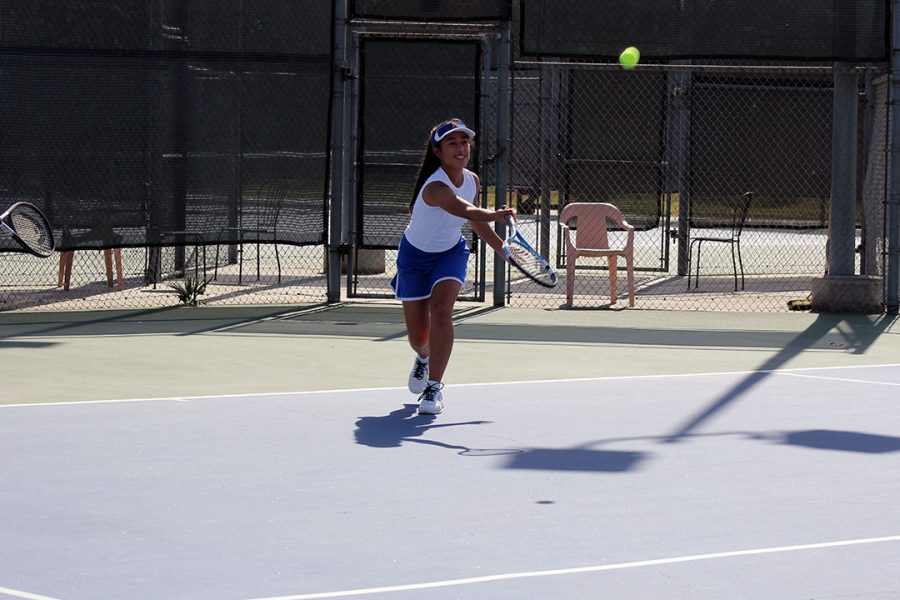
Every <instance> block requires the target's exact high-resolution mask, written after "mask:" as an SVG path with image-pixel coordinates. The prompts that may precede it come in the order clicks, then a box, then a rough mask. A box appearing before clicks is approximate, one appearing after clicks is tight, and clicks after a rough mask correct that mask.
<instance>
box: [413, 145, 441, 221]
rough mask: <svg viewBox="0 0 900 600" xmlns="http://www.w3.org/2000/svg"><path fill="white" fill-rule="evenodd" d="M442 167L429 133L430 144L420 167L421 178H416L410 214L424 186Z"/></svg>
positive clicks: (426, 148)
mask: <svg viewBox="0 0 900 600" xmlns="http://www.w3.org/2000/svg"><path fill="white" fill-rule="evenodd" d="M440 166H441V159H439V158H438V157H437V154H435V153H434V150H432V149H431V134H430V133H429V134H428V142H427V143H426V144H425V156H424V157H423V158H422V164H421V165H419V176H418V177H416V186H415V187H414V188H413V194H412V198H410V200H409V214H412V211H413V205H414V204H415V203H416V198H418V197H419V192H420V191H422V186H423V185H425V182H426V181H427V180H428V178H429V177H431V176H432V175H434V172H435V171H437V170H438V168H439V167H440Z"/></svg>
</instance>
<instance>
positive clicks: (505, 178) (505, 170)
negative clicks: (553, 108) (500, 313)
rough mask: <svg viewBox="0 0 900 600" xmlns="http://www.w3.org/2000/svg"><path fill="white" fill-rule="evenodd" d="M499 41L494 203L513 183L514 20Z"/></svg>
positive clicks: (502, 270)
mask: <svg viewBox="0 0 900 600" xmlns="http://www.w3.org/2000/svg"><path fill="white" fill-rule="evenodd" d="M497 37H498V44H497V176H496V182H495V184H496V187H495V188H494V190H495V192H494V193H495V196H494V198H495V202H494V206H495V207H499V206H503V205H505V204H508V201H507V198H506V196H507V188H508V187H509V128H510V124H509V101H510V73H509V65H510V59H511V53H510V21H504V22H503V23H501V24H500V28H499V32H498V36H497ZM494 230H495V231H496V232H497V235H499V236H501V237H504V235H505V234H504V232H505V231H506V226H505V225H503V224H502V223H496V224H495V225H494ZM505 303H506V263H505V262H504V261H502V260H494V306H503V305H504V304H505Z"/></svg>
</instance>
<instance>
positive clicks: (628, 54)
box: [619, 46, 641, 69]
mask: <svg viewBox="0 0 900 600" xmlns="http://www.w3.org/2000/svg"><path fill="white" fill-rule="evenodd" d="M639 60H641V51H640V50H638V49H637V48H635V47H634V46H629V47H627V48H625V49H624V50H622V54H620V55H619V66H621V67H622V68H623V69H633V68H634V65H636V64H638V61H639Z"/></svg>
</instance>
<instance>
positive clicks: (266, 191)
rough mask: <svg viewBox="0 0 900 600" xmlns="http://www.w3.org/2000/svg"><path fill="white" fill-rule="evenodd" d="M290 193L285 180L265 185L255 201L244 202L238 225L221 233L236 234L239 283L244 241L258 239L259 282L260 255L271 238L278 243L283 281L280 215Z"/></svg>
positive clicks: (256, 195)
mask: <svg viewBox="0 0 900 600" xmlns="http://www.w3.org/2000/svg"><path fill="white" fill-rule="evenodd" d="M286 195H287V186H286V185H285V184H284V183H282V182H272V183H267V184H264V185H263V186H261V187H260V188H259V190H257V192H256V194H255V195H254V196H253V200H252V201H251V202H250V203H248V204H242V205H241V207H240V208H239V210H238V224H237V226H235V227H223V228H222V229H221V230H220V232H219V238H220V239H219V242H221V241H222V238H223V237H224V238H226V239H228V241H231V240H232V238H235V237H236V240H235V242H236V243H237V246H238V283H241V282H242V281H243V276H244V242H245V240H247V241H251V242H256V280H257V281H259V274H260V256H259V249H260V244H261V243H262V241H263V240H266V241H271V242H272V243H273V244H274V246H275V262H276V264H277V266H278V283H281V258H280V257H279V255H278V243H277V242H276V240H277V239H278V217H279V215H280V214H281V207H282V206H283V205H284V199H285V196H286ZM219 246H220V244H216V261H215V267H214V269H213V279H216V277H217V276H218V274H219Z"/></svg>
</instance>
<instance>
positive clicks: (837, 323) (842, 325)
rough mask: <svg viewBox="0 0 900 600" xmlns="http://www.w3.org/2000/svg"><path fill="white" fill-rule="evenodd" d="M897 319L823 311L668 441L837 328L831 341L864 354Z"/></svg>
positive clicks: (681, 435) (690, 429) (686, 432)
mask: <svg viewBox="0 0 900 600" xmlns="http://www.w3.org/2000/svg"><path fill="white" fill-rule="evenodd" d="M896 320H897V317H896V316H887V315H882V316H881V317H878V318H877V319H875V320H874V321H870V320H868V319H865V318H852V317H842V316H840V315H819V316H818V317H817V318H816V320H815V322H814V323H813V324H812V325H810V326H809V327H808V328H807V329H806V330H805V331H803V332H801V333H800V334H798V335H797V336H795V338H794V339H793V340H791V342H790V343H788V344H786V345H785V346H784V347H783V348H782V349H781V350H780V351H778V352H777V353H776V354H775V355H774V356H772V357H771V358H770V359H769V360H767V361H766V362H764V363H763V364H762V365H760V366H759V368H758V369H757V370H756V371H754V372H753V373H750V374H749V375H747V376H746V377H745V378H744V379H742V380H741V381H739V382H737V383H736V384H735V385H734V387H732V388H731V389H730V390H728V391H727V392H726V393H724V394H723V395H722V396H721V397H719V398H718V399H716V400H715V401H713V402H712V403H711V404H710V405H709V406H708V407H706V408H705V409H704V410H702V411H701V412H699V413H698V414H697V415H695V416H694V417H692V418H691V419H689V420H688V421H687V422H685V423H684V424H682V425H681V426H680V427H679V428H678V429H677V430H675V431H674V432H672V433H671V434H670V435H669V436H668V440H667V441H668V442H670V443H675V442H678V441H680V440H683V439H684V438H685V437H688V436H689V435H690V434H691V433H692V432H694V431H696V429H697V428H698V427H700V426H701V425H702V424H703V423H705V422H706V421H708V420H709V419H710V418H712V417H713V416H715V415H716V414H718V413H719V412H721V411H723V410H724V409H725V408H727V407H728V406H730V405H731V404H732V403H734V402H735V401H737V400H738V399H739V398H741V396H743V395H744V394H746V393H747V392H748V391H749V390H751V389H752V388H754V387H755V386H757V385H759V384H760V383H761V382H763V381H764V380H765V379H767V378H768V377H769V376H770V375H771V374H772V373H771V372H772V371H775V370H777V369H779V368H780V367H783V366H785V365H786V364H787V363H788V362H789V361H790V360H791V359H793V358H795V357H797V356H799V355H800V354H801V353H802V352H803V351H805V350H809V349H811V348H815V347H816V346H817V345H818V344H820V342H821V340H823V339H824V338H825V337H826V336H828V335H829V334H830V333H831V332H832V331H833V330H838V331H839V332H840V341H832V342H830V345H831V346H832V347H835V348H837V349H842V350H846V351H849V352H851V353H852V354H863V353H864V352H865V351H866V350H867V349H868V348H869V346H871V344H872V343H873V342H874V341H875V340H876V339H877V338H878V336H880V335H881V334H883V333H884V332H885V331H887V330H888V329H889V328H890V327H891V325H892V324H893V323H894V322H895V321H896Z"/></svg>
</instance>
